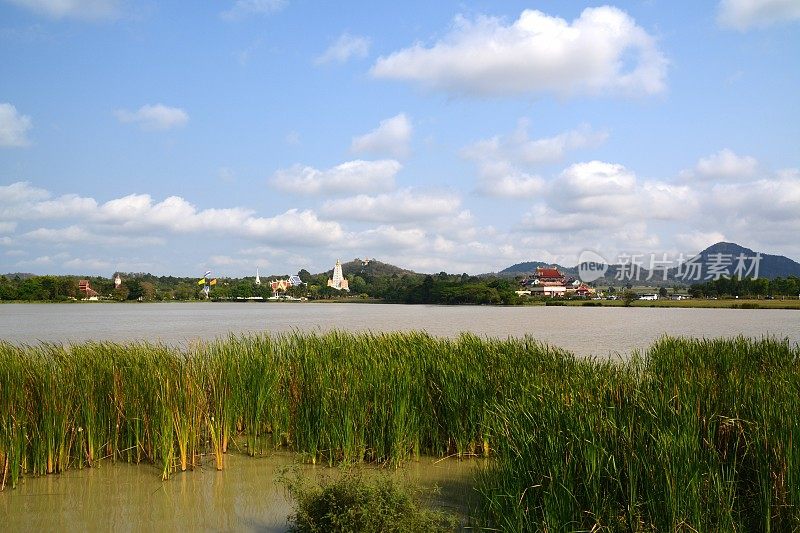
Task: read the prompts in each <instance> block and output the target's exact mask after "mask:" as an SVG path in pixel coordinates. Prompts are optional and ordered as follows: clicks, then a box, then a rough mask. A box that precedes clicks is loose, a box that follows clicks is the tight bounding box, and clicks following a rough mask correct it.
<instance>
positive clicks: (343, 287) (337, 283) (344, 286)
mask: <svg viewBox="0 0 800 533" xmlns="http://www.w3.org/2000/svg"><path fill="white" fill-rule="evenodd" d="M328 287H332V288H334V289H336V290H338V291H348V292H349V291H350V285H349V284H348V282H347V280H346V279H344V275H343V274H342V262H341V261H339V260H338V259H337V260H336V266H334V267H333V278H331V279H329V280H328Z"/></svg>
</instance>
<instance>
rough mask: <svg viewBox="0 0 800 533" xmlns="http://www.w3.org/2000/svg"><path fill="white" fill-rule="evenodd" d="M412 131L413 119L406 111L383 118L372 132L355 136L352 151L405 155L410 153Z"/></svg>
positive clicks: (395, 155) (394, 155)
mask: <svg viewBox="0 0 800 533" xmlns="http://www.w3.org/2000/svg"><path fill="white" fill-rule="evenodd" d="M412 131H413V126H412V125H411V120H409V118H408V117H407V116H406V115H405V113H400V114H398V115H395V116H393V117H391V118H387V119H385V120H381V121H380V124H378V127H377V128H375V129H374V130H372V131H371V132H369V133H366V134H364V135H360V136H358V137H354V138H353V142H352V144H351V145H350V151H351V152H354V153H370V154H375V155H389V156H393V157H405V156H407V155H408V153H409V146H408V145H409V143H410V142H411V134H412Z"/></svg>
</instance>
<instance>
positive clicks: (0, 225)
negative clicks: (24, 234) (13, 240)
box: [0, 222, 17, 233]
mask: <svg viewBox="0 0 800 533" xmlns="http://www.w3.org/2000/svg"><path fill="white" fill-rule="evenodd" d="M16 229H17V223H16V222H0V233H14V230H16Z"/></svg>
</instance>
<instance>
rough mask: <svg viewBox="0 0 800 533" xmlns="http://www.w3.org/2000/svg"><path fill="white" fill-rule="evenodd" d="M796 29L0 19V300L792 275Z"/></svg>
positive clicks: (318, 12)
mask: <svg viewBox="0 0 800 533" xmlns="http://www.w3.org/2000/svg"><path fill="white" fill-rule="evenodd" d="M799 21H800V4H799V3H798V2H797V1H796V0H723V1H721V2H719V3H715V2H703V3H699V2H688V1H685V2H666V1H663V0H661V1H659V0H649V1H643V2H624V3H617V4H608V5H603V4H584V3H580V2H554V1H553V2H516V1H509V2H502V3H498V2H488V1H481V2H457V3H456V2H452V3H450V2H413V1H409V2H394V3H389V2H386V3H377V4H376V3H375V2H347V3H345V4H341V3H334V2H330V3H328V2H308V1H305V2H304V1H300V0H238V1H233V0H224V1H223V0H219V1H214V2H198V3H193V5H192V6H191V8H189V7H187V4H186V3H184V2H147V1H136V0H127V1H126V0H0V62H1V63H2V65H3V68H2V74H0V272H17V271H26V272H35V273H75V274H79V273H97V274H103V275H110V274H111V273H113V272H114V271H117V270H120V271H148V272H153V273H158V274H180V275H193V274H195V273H197V272H201V273H202V272H204V271H205V270H206V269H212V270H214V271H215V272H216V273H217V274H219V275H230V276H238V275H242V274H252V272H254V271H255V267H256V266H259V267H260V269H261V272H265V273H266V272H270V273H272V272H274V273H294V272H297V271H298V270H299V269H300V268H307V269H309V270H311V271H321V270H324V269H327V268H330V267H331V265H332V264H333V262H334V261H335V260H336V259H337V258H341V259H343V260H349V259H351V258H353V257H362V258H363V257H374V258H378V259H380V260H383V261H387V262H391V263H395V264H398V265H401V266H404V267H408V268H412V269H415V270H418V271H424V272H438V271H441V270H446V271H450V272H469V273H480V272H487V271H493V270H499V269H502V268H504V267H506V266H508V265H510V264H513V263H516V262H519V261H526V260H544V261H553V262H556V261H557V262H561V263H563V264H574V263H575V261H576V259H577V258H578V256H579V255H580V253H581V252H582V251H584V250H587V249H589V250H594V251H596V252H598V253H600V254H601V255H603V256H604V257H607V258H609V259H610V260H614V259H615V258H616V257H617V256H619V255H620V254H632V253H650V252H659V253H661V252H668V253H670V254H681V253H683V254H691V253H693V252H696V251H698V250H700V249H702V248H704V247H705V246H707V245H709V244H712V243H714V242H716V241H719V240H730V241H735V242H738V243H740V244H742V245H745V246H748V247H751V248H753V249H757V250H761V251H765V252H770V253H780V254H785V255H788V256H790V257H792V258H794V259H800V241H798V239H797V235H798V232H800V170H798V168H799V167H800V157H799V156H798V154H800V151H799V150H798V144H799V143H798V141H800V105H799V104H800V98H798V96H797V94H798V89H800V69H798V68H797V66H796V65H797V54H798V52H800V31H798V30H800V23H799Z"/></svg>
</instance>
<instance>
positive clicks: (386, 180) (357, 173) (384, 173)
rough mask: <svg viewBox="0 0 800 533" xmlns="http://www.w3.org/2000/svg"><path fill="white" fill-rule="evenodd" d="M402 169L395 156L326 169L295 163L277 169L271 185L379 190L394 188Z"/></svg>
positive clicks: (301, 190) (319, 190)
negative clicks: (395, 179) (395, 180)
mask: <svg viewBox="0 0 800 533" xmlns="http://www.w3.org/2000/svg"><path fill="white" fill-rule="evenodd" d="M401 168H402V165H401V164H400V163H399V162H397V161H395V160H393V159H383V160H378V161H363V160H360V159H357V160H355V161H347V162H346V163H342V164H340V165H337V166H335V167H333V168H329V169H326V170H318V169H316V168H314V167H309V166H302V165H294V166H292V167H290V168H287V169H282V170H278V171H277V172H275V174H274V175H273V176H272V179H271V180H270V184H271V185H272V186H273V187H275V188H276V189H279V190H282V191H286V192H291V193H295V194H348V193H370V192H380V191H388V190H391V189H392V188H394V178H395V175H396V174H397V173H398V172H399V171H400V169H401Z"/></svg>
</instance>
